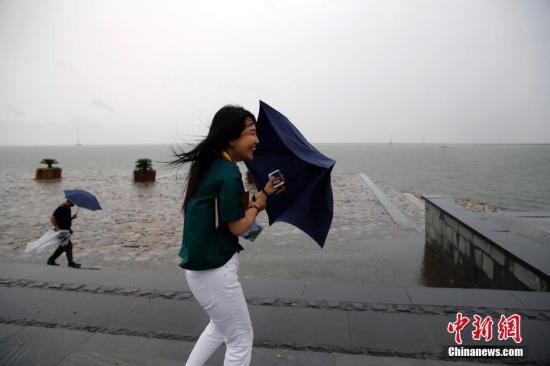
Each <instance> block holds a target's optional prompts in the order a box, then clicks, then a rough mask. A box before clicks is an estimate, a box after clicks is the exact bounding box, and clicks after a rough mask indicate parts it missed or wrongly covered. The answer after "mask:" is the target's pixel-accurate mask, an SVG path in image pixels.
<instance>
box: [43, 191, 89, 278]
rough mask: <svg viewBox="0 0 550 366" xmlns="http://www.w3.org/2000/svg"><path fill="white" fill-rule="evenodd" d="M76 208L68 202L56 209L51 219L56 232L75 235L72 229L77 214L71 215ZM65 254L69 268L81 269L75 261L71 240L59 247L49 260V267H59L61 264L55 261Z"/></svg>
mask: <svg viewBox="0 0 550 366" xmlns="http://www.w3.org/2000/svg"><path fill="white" fill-rule="evenodd" d="M73 206H74V203H72V202H71V201H70V200H66V201H65V202H63V203H62V204H61V205H59V207H57V208H56V209H55V211H54V212H53V214H52V217H50V222H51V223H52V225H53V228H54V230H55V231H59V230H69V231H70V232H71V234H72V233H73V230H72V229H71V226H72V222H73V220H74V219H76V217H77V214H76V213H75V214H74V215H72V214H71V207H73ZM63 253H65V255H66V256H67V262H68V266H69V267H72V268H80V266H81V264H80V263H76V262H75V261H74V260H73V243H72V241H71V240H70V239H69V242H68V243H67V244H66V245H61V244H60V245H59V246H58V247H57V249H56V250H55V252H53V254H52V255H51V256H50V258H48V262H47V263H48V265H50V266H58V265H59V264H57V263H55V260H56V259H57V258H59V256H60V255H61V254H63Z"/></svg>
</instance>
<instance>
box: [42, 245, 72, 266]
mask: <svg viewBox="0 0 550 366" xmlns="http://www.w3.org/2000/svg"><path fill="white" fill-rule="evenodd" d="M63 252H65V254H66V255H67V262H69V264H72V263H74V262H73V243H72V242H71V241H70V240H69V244H67V245H65V246H64V247H62V246H61V245H60V246H58V247H57V249H56V250H55V252H53V254H52V256H51V257H50V258H48V263H54V262H55V260H56V259H57V258H59V256H60V255H61V254H63Z"/></svg>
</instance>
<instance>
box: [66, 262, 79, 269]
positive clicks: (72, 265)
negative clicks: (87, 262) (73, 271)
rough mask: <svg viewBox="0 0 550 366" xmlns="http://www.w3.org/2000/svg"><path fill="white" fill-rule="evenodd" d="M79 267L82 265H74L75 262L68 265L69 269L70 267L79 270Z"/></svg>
mask: <svg viewBox="0 0 550 366" xmlns="http://www.w3.org/2000/svg"><path fill="white" fill-rule="evenodd" d="M81 265H82V264H80V263H75V262H73V263H69V267H71V268H80V266H81Z"/></svg>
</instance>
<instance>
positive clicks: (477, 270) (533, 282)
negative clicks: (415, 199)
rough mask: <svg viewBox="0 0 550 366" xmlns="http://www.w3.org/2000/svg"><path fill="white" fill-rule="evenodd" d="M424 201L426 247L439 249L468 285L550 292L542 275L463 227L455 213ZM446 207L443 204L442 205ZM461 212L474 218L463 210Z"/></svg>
mask: <svg viewBox="0 0 550 366" xmlns="http://www.w3.org/2000/svg"><path fill="white" fill-rule="evenodd" d="M425 201H426V206H425V210H426V215H425V217H426V245H427V246H432V247H437V248H438V249H440V250H442V251H443V252H444V253H445V254H446V258H447V259H449V264H450V265H454V266H455V267H456V268H457V269H458V270H460V271H462V272H463V274H464V276H465V277H466V279H467V282H468V283H471V284H472V285H475V286H476V287H477V286H481V287H485V288H499V289H509V290H510V289H512V290H533V291H550V287H549V281H548V277H547V276H545V275H544V274H543V273H540V272H539V271H537V269H536V268H533V267H531V266H530V265H529V264H528V263H525V262H524V261H522V260H521V258H518V257H516V256H514V255H512V254H510V253H508V252H507V251H505V250H504V249H503V248H502V247H501V246H500V245H499V244H498V243H495V242H494V241H492V240H490V239H488V238H487V237H485V236H483V235H482V234H480V233H479V232H478V231H477V230H475V229H473V228H472V227H470V226H469V225H467V224H465V223H464V222H463V221H461V220H460V219H458V218H457V216H459V215H456V212H455V215H453V214H451V213H449V212H448V211H449V210H446V209H445V207H440V206H439V205H436V204H435V203H434V202H433V201H430V200H429V198H428V199H426V200H425ZM448 205H449V201H446V202H445V205H444V206H448ZM457 206H458V205H457ZM457 211H458V212H460V211H461V209H460V208H459V209H458V210H457ZM460 213H461V215H469V214H471V215H474V213H472V212H466V210H464V209H462V212H460ZM472 287H474V286H472Z"/></svg>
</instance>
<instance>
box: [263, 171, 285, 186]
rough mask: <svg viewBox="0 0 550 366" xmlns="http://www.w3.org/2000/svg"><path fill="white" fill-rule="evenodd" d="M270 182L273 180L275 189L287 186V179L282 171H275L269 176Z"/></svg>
mask: <svg viewBox="0 0 550 366" xmlns="http://www.w3.org/2000/svg"><path fill="white" fill-rule="evenodd" d="M267 176H268V177H269V179H270V180H273V188H275V189H277V188H279V187H280V186H282V185H283V184H285V178H284V176H283V173H281V171H280V170H278V169H277V170H274V171H272V172H271V173H269V174H268V175H267Z"/></svg>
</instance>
